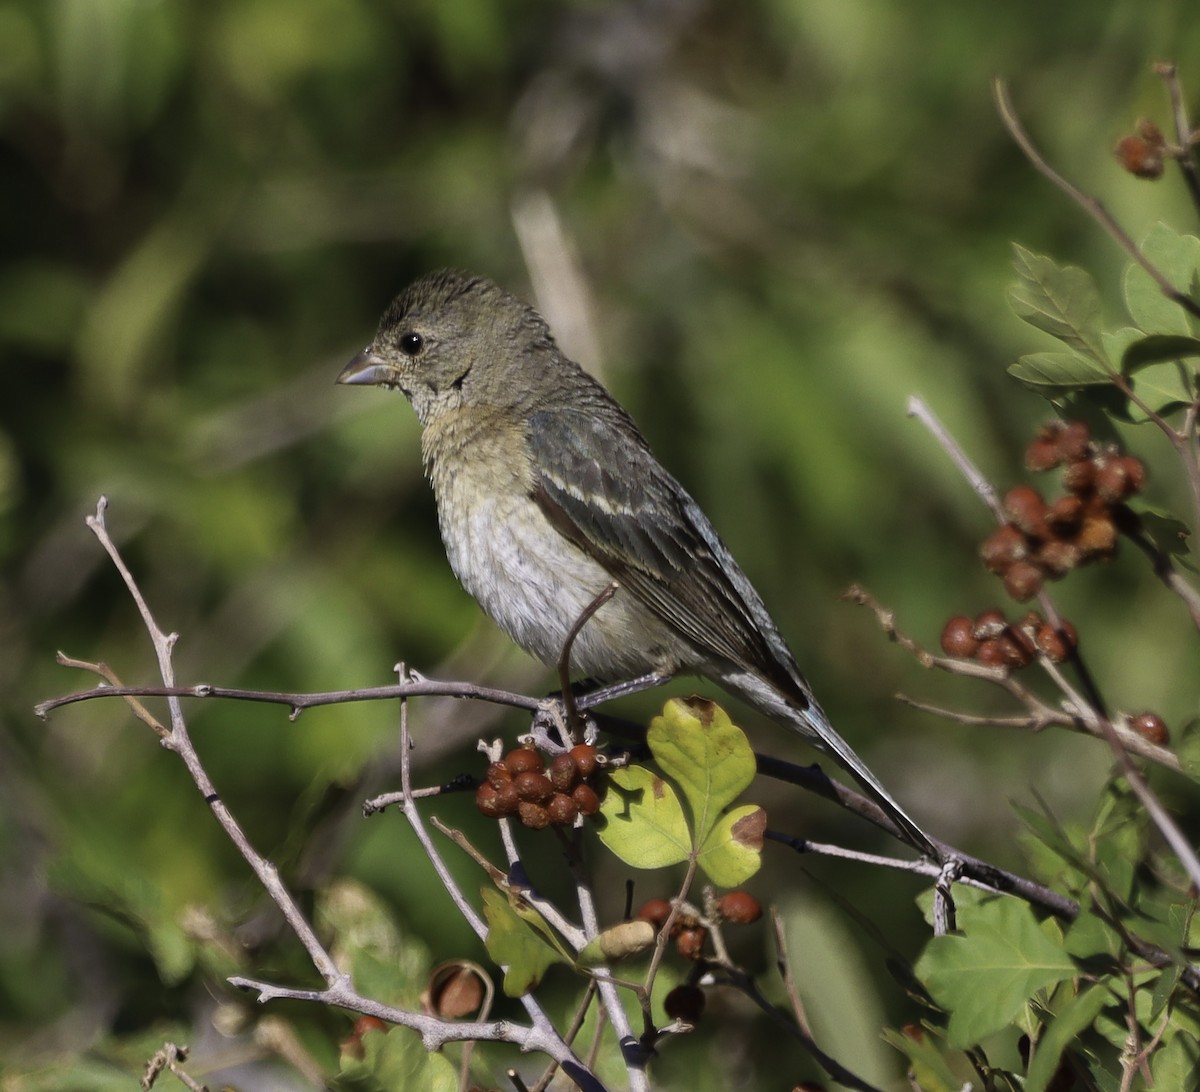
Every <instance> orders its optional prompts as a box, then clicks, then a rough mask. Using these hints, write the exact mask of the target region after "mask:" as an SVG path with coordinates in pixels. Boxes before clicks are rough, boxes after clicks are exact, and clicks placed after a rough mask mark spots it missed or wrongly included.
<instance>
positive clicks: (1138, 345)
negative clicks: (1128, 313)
mask: <svg viewBox="0 0 1200 1092" xmlns="http://www.w3.org/2000/svg"><path fill="white" fill-rule="evenodd" d="M1194 356H1200V338H1194V337H1183V336H1181V335H1179V334H1150V335H1149V336H1147V337H1143V338H1138V340H1137V341H1135V342H1133V343H1132V344H1131V345H1130V346H1129V347H1128V348H1127V349H1126V350H1125V351H1124V352H1123V353H1122V354H1121V374H1122V375H1132V374H1133V373H1134V372H1136V371H1137V370H1138V369H1139V368H1144V367H1146V365H1148V364H1162V363H1165V362H1166V361H1168V360H1183V359H1186V358H1188V357H1194Z"/></svg>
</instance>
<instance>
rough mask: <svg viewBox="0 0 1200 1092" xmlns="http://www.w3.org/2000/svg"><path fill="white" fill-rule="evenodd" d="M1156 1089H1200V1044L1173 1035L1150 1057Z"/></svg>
mask: <svg viewBox="0 0 1200 1092" xmlns="http://www.w3.org/2000/svg"><path fill="white" fill-rule="evenodd" d="M1150 1075H1151V1076H1152V1077H1153V1078H1154V1087H1155V1088H1162V1089H1166V1088H1200V1042H1198V1041H1197V1040H1196V1039H1194V1038H1192V1037H1191V1036H1189V1035H1182V1034H1176V1035H1173V1036H1172V1037H1171V1039H1170V1041H1169V1042H1167V1043H1165V1044H1164V1045H1163V1046H1160V1047H1159V1048H1158V1050H1156V1051H1155V1052H1154V1053H1153V1054H1152V1055H1151V1056H1150Z"/></svg>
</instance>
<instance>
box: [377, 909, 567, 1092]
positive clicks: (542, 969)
mask: <svg viewBox="0 0 1200 1092" xmlns="http://www.w3.org/2000/svg"><path fill="white" fill-rule="evenodd" d="M483 916H484V917H485V918H486V919H487V923H488V935H487V942H486V947H487V951H488V955H490V956H491V957H492V959H493V960H494V961H495V962H496V963H497V964H499V965H500V966H502V967H504V968H505V972H504V993H505V995H506V996H508V997H521V996H522V995H523V994H526V993H528V992H529V991H530V990H532V989H533V988H534V987H535V986H537V984H538V983H539V982H541V980H542V976H543V975H545V973H546V971H548V970H549V969H550V968H551V967H552V966H553V965H554V964H555V963H565V962H570V961H569V960H566V959H564V958H563V956H562V955H561V954H560V953H559V952H558V951H556V950H555V948H554V947H553V946H552V945H551V944H550V943H549V941H548V940H547V939H546V937H545V936H542V935H539V932H538V931H537V930H535V929H534V928H533V926H532V925H531V924H530V923H529V922H528V921H527V920H525V919H524V918H523V917H522V916H521V915H520V914H518V913H517V911H516V910H515V909H514V908H513V906H512V904H511V903H510V902H509V899H508V897H507V896H505V895H504V893H503V892H501V891H497V890H496V889H495V888H491V887H485V888H484V889H483ZM394 1087H397V1088H402V1087H407V1086H406V1085H396V1086H394Z"/></svg>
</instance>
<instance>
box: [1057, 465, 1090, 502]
mask: <svg viewBox="0 0 1200 1092" xmlns="http://www.w3.org/2000/svg"><path fill="white" fill-rule="evenodd" d="M1062 483H1063V488H1064V489H1068V490H1070V491H1071V492H1072V493H1077V494H1083V493H1090V492H1091V490H1092V486H1093V485H1095V483H1096V464H1095V463H1093V462H1092V460H1091V459H1077V460H1076V461H1074V462H1070V463H1068V464H1067V465H1066V467H1065V468H1064V469H1063V474H1062Z"/></svg>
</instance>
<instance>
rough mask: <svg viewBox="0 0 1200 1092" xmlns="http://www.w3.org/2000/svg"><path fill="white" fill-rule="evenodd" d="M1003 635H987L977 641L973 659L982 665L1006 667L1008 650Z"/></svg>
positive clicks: (1007, 664)
mask: <svg viewBox="0 0 1200 1092" xmlns="http://www.w3.org/2000/svg"><path fill="white" fill-rule="evenodd" d="M1005 644H1006V642H1005V640H1004V638H1003V637H989V638H987V640H985V641H980V642H979V650H978V651H977V652H976V653H975V659H976V660H977V661H978V662H979V663H981V664H983V665H984V667H1008V666H1009V663H1008V651H1007V649H1006V648H1005Z"/></svg>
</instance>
